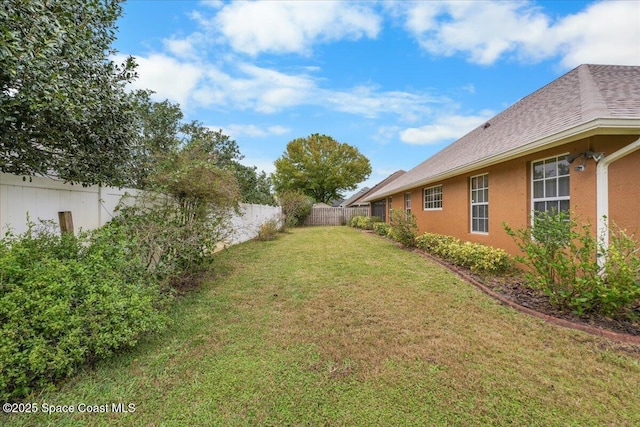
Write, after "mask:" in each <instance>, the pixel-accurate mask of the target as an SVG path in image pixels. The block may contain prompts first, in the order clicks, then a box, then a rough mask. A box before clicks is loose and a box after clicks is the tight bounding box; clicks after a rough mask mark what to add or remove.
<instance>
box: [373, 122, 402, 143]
mask: <svg viewBox="0 0 640 427" xmlns="http://www.w3.org/2000/svg"><path fill="white" fill-rule="evenodd" d="M400 129H401V128H400V127H399V126H381V127H379V128H378V130H377V131H376V133H375V134H374V135H373V136H372V137H371V138H373V139H374V140H375V141H378V142H379V143H380V144H382V145H385V144H388V143H389V142H391V141H394V140H395V139H396V137H397V135H398V132H399V131H400Z"/></svg>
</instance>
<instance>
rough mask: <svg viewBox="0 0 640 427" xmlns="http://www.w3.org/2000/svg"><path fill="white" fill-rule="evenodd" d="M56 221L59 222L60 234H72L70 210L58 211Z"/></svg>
mask: <svg viewBox="0 0 640 427" xmlns="http://www.w3.org/2000/svg"><path fill="white" fill-rule="evenodd" d="M58 222H59V223H60V233H61V234H68V233H70V234H72V235H73V217H72V216H71V211H62V212H58Z"/></svg>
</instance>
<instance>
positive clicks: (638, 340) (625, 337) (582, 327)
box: [362, 230, 640, 346]
mask: <svg viewBox="0 0 640 427" xmlns="http://www.w3.org/2000/svg"><path fill="white" fill-rule="evenodd" d="M362 231H363V232H365V233H367V234H373V235H374V236H376V237H380V238H383V239H386V240H389V241H391V242H392V243H394V244H395V245H396V246H398V247H399V248H403V249H408V250H410V251H412V252H414V253H416V254H419V255H421V256H423V257H424V258H427V259H429V260H431V261H434V262H436V263H438V264H440V265H441V266H443V267H445V268H446V269H448V270H449V271H451V272H453V273H455V274H457V275H458V276H459V277H460V278H462V279H463V280H465V281H467V282H469V283H471V284H472V285H474V286H475V287H477V288H478V289H480V290H481V291H482V292H484V293H485V294H487V295H489V296H490V297H492V298H493V299H495V300H497V301H498V302H500V303H501V304H503V305H506V306H509V307H511V308H514V309H516V310H518V311H520V312H522V313H526V314H529V315H531V316H533V317H536V318H538V319H541V320H544V321H545V322H548V323H551V324H553V325H557V326H562V327H564V328H570V329H574V330H578V331H582V332H586V333H588V334H591V335H595V336H599V337H603V338H607V339H609V340H611V341H615V342H618V343H623V344H632V345H638V346H640V336H637V335H630V334H624V333H620V332H614V331H611V330H608V329H603V328H600V327H596V326H590V325H586V324H584V323H577V322H572V321H570V320H567V319H561V318H559V317H555V316H551V315H549V314H545V313H541V312H539V311H536V310H533V309H531V308H528V307H524V306H522V305H520V304H518V303H517V302H515V301H512V300H510V299H508V298H506V297H504V296H502V295H500V294H499V293H497V292H494V291H492V290H491V289H489V288H488V287H487V286H485V285H483V284H482V283H480V282H479V281H477V280H476V279H475V278H474V277H473V276H471V275H470V274H468V273H467V272H466V271H465V270H464V269H462V268H457V267H455V266H452V265H451V264H449V263H447V262H445V261H443V260H441V259H440V258H438V257H436V256H434V255H431V254H429V253H427V252H424V251H422V250H420V249H417V248H407V247H406V246H404V245H402V244H401V243H398V242H395V241H393V240H390V239H389V238H387V237H386V236H380V235H378V234H375V233H373V232H371V231H370V230H362Z"/></svg>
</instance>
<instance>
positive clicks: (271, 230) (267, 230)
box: [256, 219, 280, 241]
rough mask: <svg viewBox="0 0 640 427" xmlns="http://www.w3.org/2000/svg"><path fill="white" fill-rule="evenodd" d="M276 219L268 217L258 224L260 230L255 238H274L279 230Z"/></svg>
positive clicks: (264, 239)
mask: <svg viewBox="0 0 640 427" xmlns="http://www.w3.org/2000/svg"><path fill="white" fill-rule="evenodd" d="M278 222H279V221H278V220H277V219H270V220H267V221H265V222H264V224H262V225H261V226H260V230H258V236H257V237H256V240H262V241H266V240H274V239H275V238H276V237H277V236H278V232H279V231H280V225H279V224H278Z"/></svg>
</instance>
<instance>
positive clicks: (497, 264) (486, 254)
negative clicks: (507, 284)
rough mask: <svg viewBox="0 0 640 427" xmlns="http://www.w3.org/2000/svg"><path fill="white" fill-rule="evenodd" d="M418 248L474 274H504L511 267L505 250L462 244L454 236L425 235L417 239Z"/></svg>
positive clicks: (469, 243) (474, 244)
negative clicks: (468, 269) (467, 269)
mask: <svg viewBox="0 0 640 427" xmlns="http://www.w3.org/2000/svg"><path fill="white" fill-rule="evenodd" d="M416 247H417V248H419V249H422V250H424V251H425V252H428V253H430V254H432V255H436V256H438V257H440V258H443V259H445V260H446V261H449V262H451V263H453V264H455V265H459V266H462V267H468V268H470V269H471V271H474V272H484V273H503V272H505V271H507V270H508V269H509V268H510V267H511V258H510V257H509V254H507V253H506V252H505V251H504V250H502V249H498V248H492V247H491V246H486V245H481V244H479V243H471V242H461V241H460V240H459V239H457V238H455V237H453V236H446V235H442V234H435V233H424V234H422V235H421V236H418V237H417V238H416Z"/></svg>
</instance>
